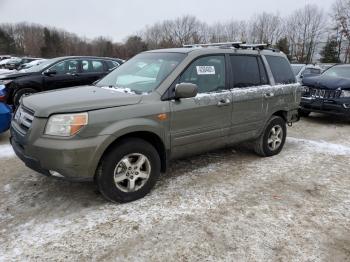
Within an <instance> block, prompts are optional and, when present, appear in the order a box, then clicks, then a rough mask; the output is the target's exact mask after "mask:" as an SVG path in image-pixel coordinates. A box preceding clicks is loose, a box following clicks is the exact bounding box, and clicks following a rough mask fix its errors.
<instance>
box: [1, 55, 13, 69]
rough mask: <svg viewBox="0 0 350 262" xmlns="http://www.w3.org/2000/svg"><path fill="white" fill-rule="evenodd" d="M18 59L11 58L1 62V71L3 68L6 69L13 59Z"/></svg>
mask: <svg viewBox="0 0 350 262" xmlns="http://www.w3.org/2000/svg"><path fill="white" fill-rule="evenodd" d="M16 58H17V57H11V58H8V59H3V60H1V61H0V69H1V68H5V65H6V64H7V63H8V62H10V61H11V60H12V59H16Z"/></svg>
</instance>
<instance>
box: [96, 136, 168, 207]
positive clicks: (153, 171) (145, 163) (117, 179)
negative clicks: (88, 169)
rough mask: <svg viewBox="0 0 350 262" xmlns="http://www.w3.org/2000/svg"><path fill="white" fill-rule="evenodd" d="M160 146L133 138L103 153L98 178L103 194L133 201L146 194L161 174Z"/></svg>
mask: <svg viewBox="0 0 350 262" xmlns="http://www.w3.org/2000/svg"><path fill="white" fill-rule="evenodd" d="M160 166H161V165H160V157H159V154H158V152H157V150H156V149H155V148H154V147H153V146H152V145H151V144H150V143H148V142H146V141H145V140H143V139H138V138H130V139H125V140H123V141H121V142H120V143H118V145H117V146H116V147H115V148H114V149H112V150H111V151H110V152H108V153H107V155H106V156H104V158H103V160H102V162H101V165H100V167H99V169H98V171H97V176H96V182H97V185H98V188H99V190H100V192H101V193H102V195H103V196H104V197H105V198H107V199H108V200H110V201H113V202H119V203H124V202H130V201H134V200H137V199H139V198H142V197H144V196H145V195H147V194H148V193H149V192H150V191H151V189H152V188H153V187H154V185H155V184H156V182H157V180H158V178H159V175H160Z"/></svg>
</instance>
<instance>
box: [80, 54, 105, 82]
mask: <svg viewBox="0 0 350 262" xmlns="http://www.w3.org/2000/svg"><path fill="white" fill-rule="evenodd" d="M106 71H107V68H106V66H105V64H104V61H103V60H99V59H83V60H81V74H80V75H79V82H80V85H91V84H92V83H93V82H95V81H96V80H99V79H100V78H102V77H103V76H105V75H106Z"/></svg>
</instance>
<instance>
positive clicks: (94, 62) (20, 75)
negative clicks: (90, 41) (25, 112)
mask: <svg viewBox="0 0 350 262" xmlns="http://www.w3.org/2000/svg"><path fill="white" fill-rule="evenodd" d="M122 63H123V61H122V60H120V59H114V58H102V57H81V56H74V57H73V56H71V57H58V58H53V59H48V60H46V61H45V62H43V63H41V64H40V65H37V66H33V67H31V68H28V69H27V70H26V71H25V72H16V73H11V74H6V75H1V76H0V85H4V86H5V92H6V98H5V102H6V103H7V104H9V105H14V106H15V107H16V106H17V105H18V104H19V101H20V99H21V97H22V96H23V95H29V94H33V93H37V92H42V91H48V90H54V89H60V88H66V87H72V86H80V85H90V84H92V83H93V82H95V81H96V80H98V79H100V78H101V77H103V76H105V75H106V74H107V73H109V72H110V71H111V70H112V69H114V68H115V67H118V66H119V65H121V64H122Z"/></svg>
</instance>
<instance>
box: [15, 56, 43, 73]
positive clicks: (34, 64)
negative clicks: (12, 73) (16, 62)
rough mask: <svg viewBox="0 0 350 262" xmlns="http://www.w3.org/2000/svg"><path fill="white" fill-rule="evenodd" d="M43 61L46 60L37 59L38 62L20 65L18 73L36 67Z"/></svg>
mask: <svg viewBox="0 0 350 262" xmlns="http://www.w3.org/2000/svg"><path fill="white" fill-rule="evenodd" d="M45 61H46V59H38V60H34V61H32V62H29V63H25V64H23V65H21V66H20V67H19V71H21V72H26V70H27V69H28V68H31V67H33V66H38V65H40V64H42V63H43V62H45Z"/></svg>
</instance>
